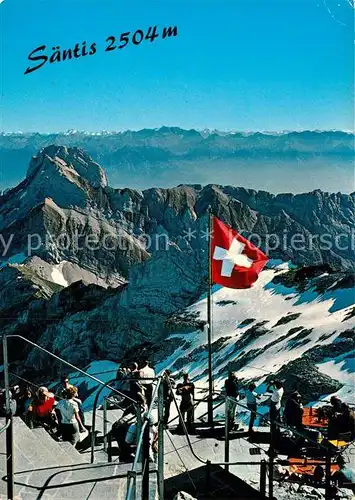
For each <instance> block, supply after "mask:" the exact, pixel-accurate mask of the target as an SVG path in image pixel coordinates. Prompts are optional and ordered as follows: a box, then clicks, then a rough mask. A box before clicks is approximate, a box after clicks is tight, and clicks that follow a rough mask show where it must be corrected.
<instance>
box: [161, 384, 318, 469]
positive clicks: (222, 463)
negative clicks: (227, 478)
mask: <svg viewBox="0 0 355 500" xmlns="http://www.w3.org/2000/svg"><path fill="white" fill-rule="evenodd" d="M167 381H168V384H169V386H170V390H171V394H172V396H173V400H174V403H175V405H176V408H177V410H178V414H179V417H180V422H181V424H182V428H183V430H184V434H185V436H186V438H187V442H188V445H189V448H190V451H191V453H192V454H193V456H194V457H195V458H196V460H198V461H199V462H200V463H203V464H205V465H207V464H210V465H241V464H242V463H244V462H211V461H209V460H203V459H202V458H201V457H199V456H198V455H197V454H196V453H195V452H194V450H193V446H192V443H191V440H190V437H189V434H188V432H187V429H186V426H185V422H184V421H183V419H182V416H181V412H180V408H179V406H178V403H177V400H176V397H175V394H174V392H173V390H172V389H173V388H172V386H171V384H170V381H169V379H168V378H167ZM229 399H231V400H232V401H235V402H236V403H237V405H238V406H241V407H242V408H244V409H246V410H248V411H250V410H249V408H248V407H247V406H245V405H242V404H240V403H239V401H237V400H236V399H234V398H231V397H229ZM255 413H256V414H257V415H259V416H261V417H262V418H264V419H266V417H265V415H263V414H262V413H260V412H258V411H256V412H255ZM225 418H227V416H226V417H225ZM266 421H267V422H268V423H269V424H270V420H268V419H266ZM275 424H276V425H277V426H278V427H282V428H284V429H286V430H290V431H292V432H293V433H294V434H296V435H298V436H299V437H305V438H307V440H308V441H309V442H311V443H312V444H316V445H317V446H318V447H320V448H323V449H325V450H326V451H328V448H327V447H326V446H325V445H322V444H321V443H317V441H312V439H310V438H309V436H307V435H306V434H303V433H301V432H299V431H298V430H296V429H293V428H290V427H289V426H287V425H284V424H282V423H281V422H275Z"/></svg>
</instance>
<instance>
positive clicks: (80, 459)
mask: <svg viewBox="0 0 355 500" xmlns="http://www.w3.org/2000/svg"><path fill="white" fill-rule="evenodd" d="M57 444H58V446H59V447H60V448H62V449H63V450H64V451H65V452H66V453H67V454H68V455H69V456H70V457H71V458H72V459H73V463H74V464H80V463H89V462H90V453H80V452H79V451H78V450H77V449H76V448H75V447H74V446H73V445H72V444H70V443H68V442H67V441H59V442H58V443H57Z"/></svg>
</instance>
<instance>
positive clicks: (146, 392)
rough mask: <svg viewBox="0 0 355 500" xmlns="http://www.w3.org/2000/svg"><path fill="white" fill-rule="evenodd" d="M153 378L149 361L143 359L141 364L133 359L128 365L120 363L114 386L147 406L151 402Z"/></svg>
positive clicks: (153, 372) (152, 369)
mask: <svg viewBox="0 0 355 500" xmlns="http://www.w3.org/2000/svg"><path fill="white" fill-rule="evenodd" d="M154 378H155V371H154V368H152V367H151V366H150V363H149V361H144V362H143V363H142V364H141V366H139V364H138V363H137V362H136V361H133V362H132V363H130V365H129V366H127V367H125V366H123V365H121V366H120V368H119V369H118V371H117V376H116V379H117V382H116V388H117V389H118V390H119V391H120V392H122V394H124V395H126V396H128V397H129V398H130V399H133V400H134V401H137V402H138V403H140V404H141V405H142V406H146V407H148V408H149V406H150V404H151V402H152V396H153V382H154Z"/></svg>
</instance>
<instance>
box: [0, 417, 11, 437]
mask: <svg viewBox="0 0 355 500" xmlns="http://www.w3.org/2000/svg"><path fill="white" fill-rule="evenodd" d="M10 424H11V420H8V421H7V422H6V424H5V425H4V426H3V427H1V429H0V434H2V433H3V432H4V431H6V429H8V428H9V427H10Z"/></svg>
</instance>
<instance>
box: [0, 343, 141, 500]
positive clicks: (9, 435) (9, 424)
mask: <svg viewBox="0 0 355 500" xmlns="http://www.w3.org/2000/svg"><path fill="white" fill-rule="evenodd" d="M14 338H16V339H20V340H22V341H24V342H26V343H27V344H30V345H31V346H33V347H35V348H36V349H39V350H40V351H42V352H44V353H46V354H48V355H49V356H51V357H52V358H54V359H57V360H58V361H60V362H61V363H63V364H65V365H66V366H68V367H69V368H71V369H72V370H75V371H76V372H79V373H81V374H82V375H84V376H85V377H88V378H90V379H91V380H94V381H95V382H96V383H97V384H99V385H101V386H104V387H107V388H108V389H110V390H111V391H113V392H115V393H116V394H118V395H119V396H123V397H125V398H126V399H128V400H130V401H132V402H133V403H135V401H134V399H132V398H130V397H129V396H126V395H125V394H123V393H122V392H121V391H119V390H117V389H116V388H115V387H112V386H111V385H108V384H107V383H105V382H103V381H102V380H100V379H98V378H96V377H95V376H94V375H91V374H90V373H87V372H86V371H84V370H82V369H81V368H78V367H77V366H75V365H73V364H72V363H69V361H66V360H65V359H63V358H61V357H60V356H57V355H56V354H54V353H52V352H50V351H48V350H47V349H45V348H44V347H41V346H40V345H38V344H36V343H35V342H32V341H31V340H29V339H27V338H26V337H23V336H22V335H17V334H11V335H2V337H1V339H2V347H3V364H4V369H3V371H4V385H5V400H6V426H5V428H4V429H2V430H3V431H5V430H6V481H7V499H8V500H13V498H14V445H13V415H12V411H11V397H10V380H9V360H8V339H14Z"/></svg>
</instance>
